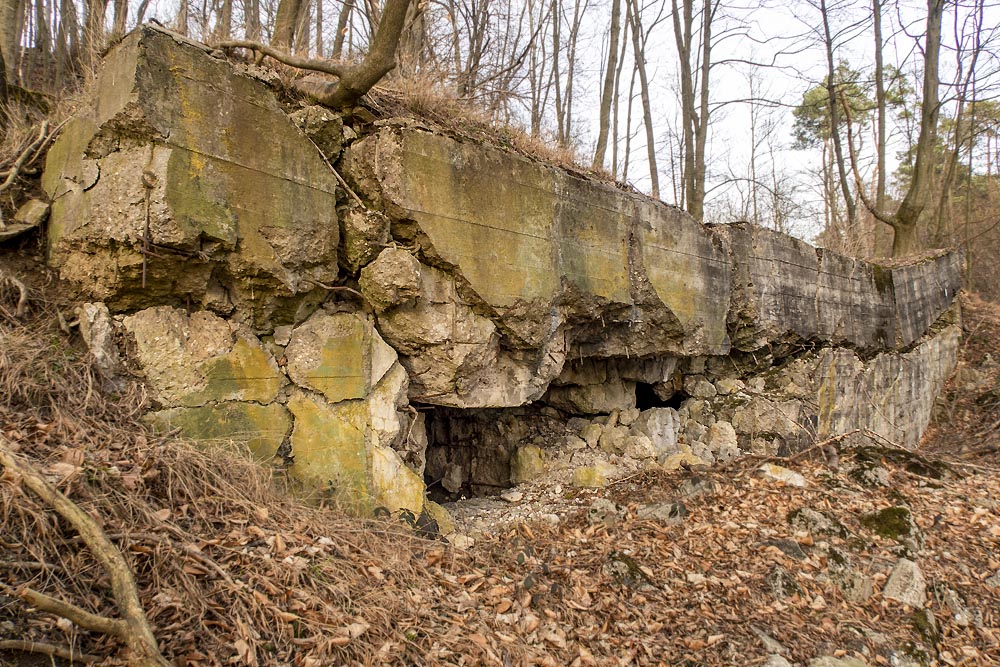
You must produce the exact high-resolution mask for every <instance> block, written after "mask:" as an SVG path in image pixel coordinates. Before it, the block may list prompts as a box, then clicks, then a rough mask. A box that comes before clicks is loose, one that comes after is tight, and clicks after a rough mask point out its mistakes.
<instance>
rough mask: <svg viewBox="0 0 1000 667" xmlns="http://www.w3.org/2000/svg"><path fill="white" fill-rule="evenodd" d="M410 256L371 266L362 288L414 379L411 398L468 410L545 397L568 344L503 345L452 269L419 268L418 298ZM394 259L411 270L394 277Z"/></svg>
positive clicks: (385, 335) (558, 341)
mask: <svg viewBox="0 0 1000 667" xmlns="http://www.w3.org/2000/svg"><path fill="white" fill-rule="evenodd" d="M389 250H391V249H387V250H386V251H383V254H384V253H386V252H388V251H389ZM400 253H402V254H400ZM404 255H407V253H405V252H403V251H394V252H393V253H391V254H390V255H387V256H386V257H387V259H386V262H385V263H384V264H383V263H382V262H381V261H380V260H376V261H375V262H373V263H372V264H371V265H369V266H367V267H365V269H364V270H363V271H362V272H361V281H360V284H361V287H362V292H364V293H365V294H366V297H367V298H368V299H369V300H370V301H372V303H373V307H374V308H375V309H376V312H377V326H378V330H379V333H380V334H381V335H382V337H383V338H384V339H385V341H386V342H387V343H389V345H391V346H392V347H393V348H394V349H395V350H396V351H397V352H398V353H399V355H400V363H402V365H403V366H404V367H405V368H406V370H407V373H408V374H409V376H410V389H409V395H410V399H411V400H415V401H421V402H425V403H432V404H435V405H447V406H452V407H458V408H469V407H511V406H517V405H523V404H525V403H528V402H531V401H533V400H536V399H538V398H540V397H541V395H542V394H543V393H544V392H545V390H546V388H547V387H548V384H549V382H550V381H551V380H552V379H553V378H555V376H557V375H558V374H559V372H560V370H561V369H562V363H563V361H564V359H565V352H564V350H563V346H564V344H565V340H564V339H563V338H562V337H559V338H558V339H553V340H552V341H551V346H549V347H546V346H542V347H541V348H536V349H524V348H521V349H508V348H506V347H504V346H503V345H502V344H501V343H502V337H501V336H500V334H499V332H498V331H497V328H496V325H494V324H493V322H492V321H491V320H490V319H489V318H487V317H485V316H483V315H481V314H479V313H477V312H476V310H475V309H473V308H472V307H471V306H470V305H468V304H467V303H466V301H465V299H464V298H463V297H462V296H461V295H460V294H459V288H458V285H457V284H456V282H455V280H454V278H452V277H451V276H449V275H448V274H447V273H446V272H444V271H442V270H440V269H435V268H432V267H429V266H426V265H424V264H418V265H417V266H416V268H417V269H418V270H419V277H420V282H419V292H418V293H417V294H416V295H415V296H412V295H413V291H412V287H413V284H412V282H410V281H411V278H412V274H411V273H410V269H412V268H413V267H414V265H413V263H412V258H410V259H407V258H406V257H404ZM380 258H381V255H380ZM390 259H391V260H392V265H393V266H394V265H395V264H396V263H397V262H398V263H399V264H400V266H403V265H404V264H405V266H407V267H409V268H407V269H406V271H405V272H402V273H400V272H392V273H391V276H390V277H388V278H387V277H385V276H383V270H385V271H388V270H389V269H388V265H389V264H390V262H389V260H390ZM369 270H370V271H369ZM400 271H402V269H401V270H400ZM366 275H367V276H369V277H368V278H367V279H366ZM397 278H398V279H397ZM404 279H405V280H404ZM387 286H388V287H387ZM380 290H381V291H380ZM404 297H405V298H404ZM411 297H412V298H411ZM400 299H404V300H402V301H400ZM380 308H384V310H381V311H380V310H379V309H380Z"/></svg>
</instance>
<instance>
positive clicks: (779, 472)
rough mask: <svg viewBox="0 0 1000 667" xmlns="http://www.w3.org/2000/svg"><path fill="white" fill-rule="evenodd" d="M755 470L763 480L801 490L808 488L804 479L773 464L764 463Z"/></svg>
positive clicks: (792, 471)
mask: <svg viewBox="0 0 1000 667" xmlns="http://www.w3.org/2000/svg"><path fill="white" fill-rule="evenodd" d="M757 470H758V471H760V473H761V476H762V477H763V478H764V479H769V480H771V481H773V482H781V483H783V484H785V485H787V486H797V487H801V488H804V487H806V486H808V483H807V482H806V478H805V477H803V476H802V475H800V474H799V473H797V472H795V471H794V470H789V469H788V468H783V467H781V466H779V465H775V464H773V463H765V464H764V465H762V466H761V467H760V468H758V469H757Z"/></svg>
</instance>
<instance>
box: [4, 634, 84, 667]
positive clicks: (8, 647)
mask: <svg viewBox="0 0 1000 667" xmlns="http://www.w3.org/2000/svg"><path fill="white" fill-rule="evenodd" d="M0 651H20V652H22V653H38V654H40V655H47V656H50V657H53V658H62V659H63V660H69V661H70V662H85V663H88V664H89V663H94V662H98V661H100V660H102V658H100V657H99V656H96V655H90V654H88V653H78V652H77V651H74V650H73V649H72V648H67V647H65V646H56V645H55V644H45V643H43V642H32V641H26V640H23V639H3V640H0Z"/></svg>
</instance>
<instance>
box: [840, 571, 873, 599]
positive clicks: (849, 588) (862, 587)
mask: <svg viewBox="0 0 1000 667" xmlns="http://www.w3.org/2000/svg"><path fill="white" fill-rule="evenodd" d="M834 579H835V582H836V584H837V587H838V588H839V589H840V592H841V593H842V594H843V596H844V599H846V600H848V601H849V602H853V603H855V604H863V603H865V602H867V601H868V599H869V598H870V597H871V596H872V595H874V594H875V583H874V580H873V579H872V578H871V577H870V576H868V575H867V574H862V573H861V572H855V571H854V570H847V571H844V572H842V573H840V574H838V575H837V576H836V577H835V578H834Z"/></svg>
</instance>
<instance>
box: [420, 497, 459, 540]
mask: <svg viewBox="0 0 1000 667" xmlns="http://www.w3.org/2000/svg"><path fill="white" fill-rule="evenodd" d="M424 512H426V513H427V515H428V516H430V518H431V519H433V520H434V522H435V523H437V526H438V533H439V534H440V535H441V537H444V538H445V539H448V538H449V537H450V536H451V535H453V534H454V533H455V520H454V519H453V518H452V516H451V514H450V513H449V512H448V510H446V509H445V508H444V507H442V506H441V505H439V504H437V503H436V502H433V501H431V500H426V499H425V500H424Z"/></svg>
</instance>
